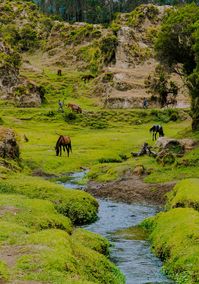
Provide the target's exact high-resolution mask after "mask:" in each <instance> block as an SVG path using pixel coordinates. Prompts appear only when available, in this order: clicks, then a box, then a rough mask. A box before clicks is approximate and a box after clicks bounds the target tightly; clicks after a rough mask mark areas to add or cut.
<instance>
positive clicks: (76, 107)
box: [67, 103, 82, 113]
mask: <svg viewBox="0 0 199 284" xmlns="http://www.w3.org/2000/svg"><path fill="white" fill-rule="evenodd" d="M67 106H68V107H69V108H70V109H71V110H72V111H75V112H76V113H82V109H81V107H80V106H78V105H76V104H70V103H69V104H68V105H67Z"/></svg>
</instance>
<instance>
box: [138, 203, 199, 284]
mask: <svg viewBox="0 0 199 284" xmlns="http://www.w3.org/2000/svg"><path fill="white" fill-rule="evenodd" d="M142 226H143V227H144V228H146V229H147V230H149V232H150V240H151V242H152V247H153V250H154V251H155V253H156V255H157V256H159V257H160V258H161V259H162V260H163V261H164V270H165V272H166V273H167V274H168V275H169V276H170V277H171V278H173V279H174V280H175V281H176V282H177V283H183V284H190V283H198V281H199V266H198V263H199V246H198V239H199V212H197V211H195V210H194V209H192V208H176V209H172V210H170V211H168V212H163V213H159V214H158V215H156V216H155V217H152V218H149V219H146V220H145V221H143V222H142Z"/></svg>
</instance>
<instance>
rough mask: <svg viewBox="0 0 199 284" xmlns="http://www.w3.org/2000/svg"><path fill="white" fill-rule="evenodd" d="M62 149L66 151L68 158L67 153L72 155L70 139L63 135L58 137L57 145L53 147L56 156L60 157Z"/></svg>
mask: <svg viewBox="0 0 199 284" xmlns="http://www.w3.org/2000/svg"><path fill="white" fill-rule="evenodd" d="M62 147H63V150H64V151H65V150H66V151H67V153H68V157H69V152H70V151H71V153H72V145H71V139H70V137H69V136H63V135H60V136H59V138H58V140H57V143H56V145H55V151H56V156H61V154H62Z"/></svg>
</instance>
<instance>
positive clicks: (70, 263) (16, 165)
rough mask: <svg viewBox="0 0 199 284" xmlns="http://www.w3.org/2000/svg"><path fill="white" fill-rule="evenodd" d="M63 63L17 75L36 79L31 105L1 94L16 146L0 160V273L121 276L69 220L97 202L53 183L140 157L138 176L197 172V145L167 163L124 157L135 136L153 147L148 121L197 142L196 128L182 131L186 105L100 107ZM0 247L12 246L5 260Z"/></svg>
mask: <svg viewBox="0 0 199 284" xmlns="http://www.w3.org/2000/svg"><path fill="white" fill-rule="evenodd" d="M30 60H32V58H30ZM35 64H37V62H36V63H35ZM66 71H67V70H64V75H63V76H61V77H58V76H57V75H56V73H55V72H56V70H53V69H50V68H49V69H45V70H44V71H41V72H39V73H37V72H35V71H34V72H33V71H28V70H25V69H22V71H21V74H22V75H26V76H28V78H29V79H31V80H34V81H35V82H36V83H37V84H39V85H42V86H45V89H46V94H45V101H44V102H43V104H42V106H41V107H40V108H18V107H17V106H14V105H13V104H12V103H10V102H4V101H1V102H0V118H1V124H2V126H3V127H8V128H12V129H13V130H14V131H15V133H16V136H17V141H18V143H19V146H20V159H19V160H16V161H12V160H4V159H1V160H0V162H1V164H0V177H1V179H0V194H1V197H2V198H1V200H2V201H1V202H0V212H1V214H2V217H1V220H0V223H1V228H2V230H1V233H0V244H1V250H2V256H3V257H2V260H1V262H0V274H1V279H2V280H3V281H5V283H6V281H7V282H8V281H14V280H23V281H47V282H48V283H59V284H61V283H71V284H73V283H74V284H75V283H76V284H87V283H88V284H89V283H90V284H92V283H104V284H105V283H113V284H122V283H125V280H124V276H123V275H122V273H121V272H120V271H119V270H118V269H117V268H116V266H115V265H114V264H112V263H111V262H110V261H109V260H108V258H107V255H108V254H109V246H110V244H109V243H108V242H107V240H105V239H104V238H102V237H100V236H98V235H96V234H92V233H90V232H87V231H85V230H82V229H76V228H75V225H77V224H78V225H79V224H85V223H89V222H92V221H94V220H95V219H96V217H97V210H98V204H97V201H96V200H95V199H94V198H93V197H92V196H91V195H89V194H88V193H86V192H82V191H74V190H71V189H65V188H63V186H61V185H59V184H57V183H55V181H57V180H64V179H65V178H67V174H68V173H70V172H74V171H81V170H82V169H88V170H89V171H88V173H87V176H86V177H85V178H84V179H83V180H82V181H81V183H86V182H87V181H88V180H95V181H98V182H105V181H111V180H117V179H119V178H122V176H123V175H125V174H126V173H133V170H134V168H135V167H136V166H137V165H143V166H144V168H145V170H146V172H147V173H148V175H147V176H146V177H145V181H146V182H166V181H171V180H181V179H183V178H185V177H187V178H190V177H195V178H197V177H199V173H198V167H197V165H198V158H197V157H198V153H199V148H198V147H197V146H196V147H195V148H194V150H192V151H190V152H187V153H185V155H184V156H183V157H175V161H174V163H172V164H161V163H158V162H157V161H156V159H155V158H153V157H149V156H143V157H137V158H135V157H132V155H131V152H138V151H139V150H140V147H141V146H142V145H143V143H144V142H148V143H149V145H151V146H154V147H155V141H152V135H151V134H150V133H149V128H150V127H151V126H152V125H153V124H161V125H163V128H164V132H165V135H166V136H167V137H170V138H185V137H191V138H193V139H196V140H198V139H199V135H198V134H197V133H195V134H193V133H192V132H191V119H190V116H189V111H188V110H175V109H164V110H153V109H147V110H142V109H128V110H122V109H118V110H112V109H106V108H103V107H102V104H100V102H99V99H98V98H96V97H94V96H92V88H93V85H94V82H88V83H84V82H82V80H81V74H82V73H81V72H75V71H74V72H72V71H70V72H69V71H68V73H67V74H66V73H65V72H66ZM59 99H61V100H64V103H65V105H66V104H67V103H68V102H73V103H77V104H79V105H80V106H81V108H82V109H83V113H82V114H75V113H72V112H71V111H70V110H69V109H68V108H67V107H66V106H64V112H63V113H62V112H61V111H58V100H59ZM59 134H63V135H68V136H70V137H71V140H72V151H73V152H72V153H71V154H70V157H69V158H68V157H67V155H66V153H64V152H63V155H62V156H61V157H56V155H55V149H54V147H55V144H56V141H57V139H58V136H59ZM24 135H25V136H26V137H27V138H28V141H25V139H24ZM154 149H155V148H154ZM46 178H48V180H46ZM172 206H173V205H172ZM172 210H175V209H172ZM176 210H177V209H176ZM195 214H197V213H195ZM41 216H42V218H41ZM196 217H197V216H196ZM176 218H177V217H176ZM147 226H148V225H147ZM5 251H12V253H11V258H12V259H14V260H13V265H12V267H11V266H9V262H8V261H7V259H6V255H5ZM96 267H97V269H96ZM171 270H172V269H171ZM167 271H168V270H167ZM172 271H174V272H175V270H172ZM171 274H172V273H170V275H171ZM186 277H187V275H186ZM174 278H175V277H174ZM187 279H188V278H187ZM27 283H28V282H27ZM179 283H180V282H179ZM181 283H183V282H181ZM187 283H189V282H187ZM190 283H191V282H190Z"/></svg>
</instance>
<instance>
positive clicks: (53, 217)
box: [0, 194, 72, 233]
mask: <svg viewBox="0 0 199 284" xmlns="http://www.w3.org/2000/svg"><path fill="white" fill-rule="evenodd" d="M0 212H1V220H2V221H9V222H12V223H16V224H19V225H23V226H26V227H29V228H31V230H42V229H48V228H58V229H63V230H66V231H67V232H68V233H71V231H72V224H71V221H70V219H69V218H67V217H64V216H63V215H61V214H58V213H57V211H56V210H55V208H54V205H53V204H52V203H51V202H49V201H47V200H40V199H28V198H26V197H25V196H23V195H12V194H9V195H6V194H1V199H0ZM41 216H42V218H41Z"/></svg>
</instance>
